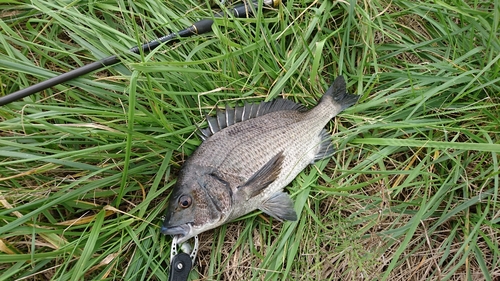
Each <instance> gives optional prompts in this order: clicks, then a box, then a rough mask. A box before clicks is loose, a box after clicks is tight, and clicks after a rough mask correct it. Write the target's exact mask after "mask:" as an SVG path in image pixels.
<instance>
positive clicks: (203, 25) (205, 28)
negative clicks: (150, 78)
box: [0, 0, 281, 106]
mask: <svg viewBox="0 0 500 281" xmlns="http://www.w3.org/2000/svg"><path fill="white" fill-rule="evenodd" d="M280 2H281V0H264V1H263V4H264V6H266V7H277V6H278V5H279V4H280ZM257 4H258V1H253V2H250V3H249V2H244V3H242V4H240V5H238V6H235V7H233V8H232V9H230V10H229V11H230V12H231V14H232V15H233V16H234V17H236V18H248V17H251V16H253V12H254V10H255V9H256V8H257ZM225 15H226V14H225V13H224V12H219V13H216V14H214V18H218V17H223V16H225ZM213 23H214V20H213V19H203V20H200V21H198V22H195V23H193V25H191V26H189V27H187V28H185V29H183V30H181V31H178V32H174V33H171V34H168V35H165V36H163V37H160V38H157V39H154V40H152V41H150V42H148V43H145V44H143V45H141V46H136V47H133V48H131V49H130V50H129V52H131V53H135V54H138V53H139V52H140V51H143V52H145V53H147V52H150V51H152V50H154V49H156V48H157V47H158V46H160V45H161V44H163V43H166V42H170V41H173V40H175V39H178V38H182V37H189V36H193V35H200V34H203V33H207V32H210V31H212V24H213ZM119 62H120V58H119V57H118V55H112V56H109V57H107V58H103V59H101V60H99V61H96V62H93V63H90V64H87V65H84V66H81V67H79V68H76V69H73V70H71V71H69V72H66V73H63V74H60V75H58V76H55V77H52V78H49V79H47V80H45V81H42V82H40V83H37V84H35V85H31V86H29V87H27V88H24V89H21V90H18V91H16V92H13V93H10V94H8V95H6V96H3V97H0V106H2V105H6V104H9V103H11V102H13V101H16V100H20V99H22V98H24V97H27V96H29V95H32V94H35V93H38V92H40V91H43V90H45V89H47V88H50V87H53V86H55V85H59V84H61V83H64V82H66V81H69V80H71V79H74V78H77V77H80V76H82V75H85V74H87V73H90V72H92V71H95V70H98V69H101V68H104V67H106V66H110V65H113V64H116V63H119Z"/></svg>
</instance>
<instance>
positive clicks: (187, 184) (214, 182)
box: [161, 174, 232, 243]
mask: <svg viewBox="0 0 500 281" xmlns="http://www.w3.org/2000/svg"><path fill="white" fill-rule="evenodd" d="M231 205H232V198H231V192H230V189H229V184H228V183H227V182H224V181H223V180H220V178H218V177H216V176H214V175H211V174H207V175H202V176H196V175H194V176H192V177H190V176H182V177H179V180H178V182H177V183H176V185H175V187H174V190H173V191H172V195H171V196H170V199H169V202H168V207H167V213H166V215H165V220H164V222H163V225H162V227H161V233H163V234H165V235H172V236H177V239H178V242H179V243H182V242H184V241H186V240H188V239H190V238H191V237H194V236H195V235H198V234H199V233H202V232H204V231H206V230H209V229H212V228H215V227H217V226H219V225H221V224H223V223H224V222H225V221H226V219H227V217H228V215H229V210H230V208H231Z"/></svg>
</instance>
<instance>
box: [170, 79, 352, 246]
mask: <svg viewBox="0 0 500 281" xmlns="http://www.w3.org/2000/svg"><path fill="white" fill-rule="evenodd" d="M358 98H359V96H357V95H352V94H349V93H347V92H346V84H345V81H344V78H343V77H342V76H339V77H337V78H336V79H335V81H334V82H333V84H332V85H331V86H330V88H329V89H328V90H327V91H326V93H325V94H324V95H323V97H321V100H320V101H319V103H318V104H317V105H316V106H315V107H314V108H312V109H310V110H307V109H306V108H305V107H304V106H303V105H300V104H297V103H294V102H292V101H289V100H286V99H276V100H273V101H270V102H262V103H260V104H245V105H244V106H242V107H236V108H228V107H226V110H225V111H218V112H217V116H216V117H209V118H208V128H206V129H202V130H201V136H202V138H203V139H204V141H203V143H202V144H201V145H200V146H199V147H198V148H197V149H196V151H195V152H194V153H193V155H191V157H189V158H188V159H187V160H186V162H185V163H184V165H183V167H182V169H181V171H180V172H179V177H178V179H177V183H176V184H175V186H174V189H173V191H172V194H171V196H170V199H169V202H168V208H167V213H166V217H165V221H164V222H163V226H162V228H161V232H162V233H163V234H169V235H174V236H176V237H177V238H178V240H177V241H178V242H179V243H181V242H183V241H186V240H188V239H189V238H191V237H194V236H195V235H197V234H199V233H201V232H204V231H206V230H209V229H212V228H215V227H217V226H220V225H222V224H224V223H227V222H230V221H231V220H233V219H236V218H238V217H240V216H242V215H245V214H248V213H250V212H252V211H254V210H257V209H259V210H261V211H263V212H265V213H266V214H268V215H270V216H273V217H275V218H277V219H279V220H297V215H296V213H295V210H294V208H293V202H292V200H291V199H290V197H289V196H288V194H287V193H285V192H283V188H284V187H285V186H287V185H288V184H289V183H290V182H291V181H292V180H293V179H294V178H295V177H296V176H297V175H298V174H299V173H300V172H301V171H302V170H303V169H304V168H305V167H306V166H307V165H309V164H311V163H314V162H315V161H317V160H320V159H323V158H327V157H331V156H332V154H333V152H334V149H333V147H332V138H331V135H330V134H328V132H327V131H326V130H325V129H324V127H325V125H326V124H327V123H328V122H329V121H330V119H332V118H333V117H335V116H336V115H337V114H338V113H340V112H341V111H342V110H344V109H346V108H347V107H349V106H351V105H353V104H355V103H356V101H357V100H358Z"/></svg>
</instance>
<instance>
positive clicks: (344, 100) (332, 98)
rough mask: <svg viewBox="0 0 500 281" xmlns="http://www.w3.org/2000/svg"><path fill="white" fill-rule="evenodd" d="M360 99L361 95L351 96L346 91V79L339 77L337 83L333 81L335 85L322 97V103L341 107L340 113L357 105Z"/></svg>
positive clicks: (336, 79)
mask: <svg viewBox="0 0 500 281" xmlns="http://www.w3.org/2000/svg"><path fill="white" fill-rule="evenodd" d="M359 97H360V96H359V95H353V94H349V93H348V92H347V91H346V84H345V80H344V77H343V76H338V77H337V78H335V81H333V84H332V85H331V86H330V88H328V90H327V91H326V93H325V94H324V95H323V97H321V100H320V102H328V103H333V104H334V105H337V106H340V111H342V110H344V109H346V108H348V107H350V106H351V105H353V104H355V103H356V102H357V101H358V99H359ZM326 100H328V101H326ZM340 111H339V112H340ZM337 113H338V112H337Z"/></svg>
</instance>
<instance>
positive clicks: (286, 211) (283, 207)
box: [260, 191, 297, 221]
mask: <svg viewBox="0 0 500 281" xmlns="http://www.w3.org/2000/svg"><path fill="white" fill-rule="evenodd" d="M260 210H261V211H262V212H264V213H266V214H268V215H270V216H272V217H275V218H277V219H278V220H280V221H284V220H289V221H296V220H297V213H295V210H294V209H293V201H292V199H290V196H288V194H286V193H284V192H283V191H279V192H277V193H275V194H273V196H271V198H269V199H268V200H267V201H265V202H263V203H262V206H261V207H260Z"/></svg>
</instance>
